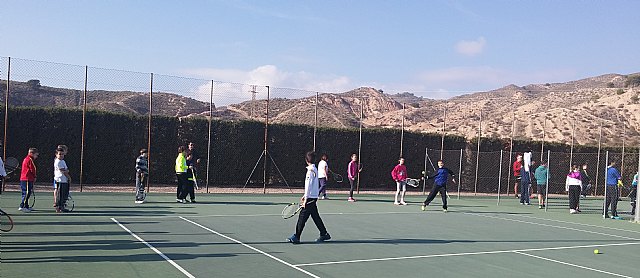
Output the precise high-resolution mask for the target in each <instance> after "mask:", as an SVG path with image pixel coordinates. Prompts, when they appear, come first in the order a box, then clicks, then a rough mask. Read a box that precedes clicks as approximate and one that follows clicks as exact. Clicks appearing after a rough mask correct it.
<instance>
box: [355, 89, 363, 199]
mask: <svg viewBox="0 0 640 278" xmlns="http://www.w3.org/2000/svg"><path fill="white" fill-rule="evenodd" d="M363 117H364V100H362V101H361V102H360V138H359V139H358V165H360V164H361V163H362V156H361V154H362V118H363ZM358 168H360V167H358ZM357 175H358V183H357V184H356V193H358V194H360V171H358V174H357Z"/></svg>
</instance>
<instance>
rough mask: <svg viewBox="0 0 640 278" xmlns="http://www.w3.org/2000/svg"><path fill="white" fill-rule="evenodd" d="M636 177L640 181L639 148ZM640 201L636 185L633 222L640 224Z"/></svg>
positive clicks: (639, 149)
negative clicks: (639, 201) (639, 206)
mask: <svg viewBox="0 0 640 278" xmlns="http://www.w3.org/2000/svg"><path fill="white" fill-rule="evenodd" d="M636 176H637V177H638V179H640V148H638V171H637V172H636ZM631 182H632V183H633V181H631ZM636 182H637V181H636ZM638 200H640V190H638V186H637V185H636V206H635V217H634V219H633V222H635V223H640V209H638Z"/></svg>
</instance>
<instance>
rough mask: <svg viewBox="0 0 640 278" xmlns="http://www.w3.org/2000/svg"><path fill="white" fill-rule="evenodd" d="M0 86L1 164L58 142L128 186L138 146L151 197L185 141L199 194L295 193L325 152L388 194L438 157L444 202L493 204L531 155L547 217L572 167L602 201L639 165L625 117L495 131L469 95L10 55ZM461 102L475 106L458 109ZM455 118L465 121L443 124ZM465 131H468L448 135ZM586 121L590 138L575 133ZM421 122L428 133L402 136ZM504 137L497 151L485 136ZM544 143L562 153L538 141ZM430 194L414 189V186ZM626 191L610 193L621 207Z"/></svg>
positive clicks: (85, 167) (48, 155)
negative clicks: (427, 99) (411, 93)
mask: <svg viewBox="0 0 640 278" xmlns="http://www.w3.org/2000/svg"><path fill="white" fill-rule="evenodd" d="M0 82H1V84H0V90H1V97H2V104H3V105H4V108H5V109H4V112H5V113H4V115H3V119H2V121H1V124H2V128H3V130H4V137H3V139H4V140H3V141H4V146H5V148H4V153H3V157H4V158H7V157H11V156H13V157H19V158H21V157H23V156H24V155H25V154H26V150H27V149H28V148H29V147H38V148H39V149H40V152H41V159H40V162H39V163H40V164H41V165H48V163H45V162H46V161H49V160H51V159H53V153H54V150H55V148H56V146H57V145H59V144H65V145H68V146H69V154H68V155H67V158H66V160H67V161H68V164H69V166H70V169H71V174H72V178H73V182H74V184H77V185H79V186H80V188H81V189H82V188H83V187H86V186H96V185H132V184H133V182H134V178H135V176H134V171H133V165H134V161H135V158H136V156H137V154H138V151H139V150H140V149H142V148H146V149H149V155H150V157H149V159H150V171H151V175H150V179H149V189H150V190H152V191H153V190H154V188H155V187H161V186H163V185H172V184H174V182H175V175H174V173H173V161H172V160H173V159H174V158H175V155H176V149H177V147H178V146H181V145H183V146H187V145H189V143H192V145H193V146H194V147H195V153H197V156H198V158H199V159H200V160H199V161H200V162H199V163H198V165H197V176H198V178H197V179H198V181H199V184H201V185H205V186H204V188H205V189H206V192H209V191H210V189H212V188H223V187H233V188H262V189H263V192H266V191H267V189H268V188H285V189H286V188H301V187H302V186H303V178H302V177H303V176H304V171H303V169H302V170H301V168H302V166H304V161H303V160H302V155H303V154H304V152H306V151H308V150H315V151H317V152H318V153H323V154H327V155H328V156H329V160H330V161H331V162H330V165H331V168H332V170H334V171H336V172H340V173H344V172H346V168H347V163H348V162H349V160H350V159H349V157H350V156H351V154H357V155H358V156H359V158H360V162H361V164H362V165H363V166H364V167H363V172H362V173H361V178H360V179H359V181H360V184H359V185H358V189H359V190H377V189H385V188H387V186H389V184H392V182H391V180H390V178H389V177H388V176H389V175H388V173H387V172H389V171H390V169H392V168H393V166H394V165H395V163H396V162H397V158H398V157H400V156H403V157H405V159H406V160H407V162H408V164H409V165H410V167H409V168H410V171H411V172H413V173H416V174H414V176H415V175H417V173H420V172H421V171H426V172H434V171H435V169H434V168H436V167H437V160H440V159H442V160H443V162H444V163H445V165H446V167H448V168H449V169H451V170H452V171H453V172H455V173H456V174H457V176H458V177H457V183H456V184H454V183H450V184H449V185H448V188H447V189H448V191H449V192H450V194H451V195H457V196H456V197H458V198H460V197H464V196H471V195H472V196H483V197H487V196H488V197H492V196H495V197H496V198H497V200H498V202H499V201H500V198H501V197H502V198H505V197H508V196H510V197H513V196H514V195H516V194H519V192H514V190H515V188H514V185H515V183H516V180H515V176H514V173H513V164H514V162H515V160H516V154H518V153H523V152H525V151H529V150H531V151H533V155H532V157H533V160H535V161H538V162H539V161H540V160H545V161H548V162H549V166H548V167H549V169H550V172H551V179H550V182H549V184H548V185H549V189H548V196H549V198H550V200H549V204H548V208H549V209H555V208H556V207H557V208H560V207H563V206H565V203H567V200H566V191H565V184H564V177H565V175H566V172H568V171H569V169H570V166H571V165H572V164H587V166H586V167H587V173H589V175H590V184H591V185H592V186H591V188H589V189H588V190H586V191H585V195H586V196H587V197H583V198H587V199H588V198H601V197H600V196H602V195H603V194H604V192H605V190H604V188H605V187H604V180H605V176H604V174H603V173H604V172H605V171H606V166H607V165H605V164H606V161H607V159H609V160H616V161H618V162H619V164H618V168H619V170H620V171H621V173H622V177H623V180H629V179H630V177H631V176H633V174H634V173H636V172H637V168H638V167H637V166H638V160H637V159H636V158H637V149H636V148H635V147H633V146H632V144H635V142H636V141H634V139H633V138H635V136H636V135H637V132H636V131H635V130H634V129H633V127H632V126H631V125H630V123H629V122H628V120H625V119H631V118H630V117H631V116H630V114H629V113H630V112H629V111H628V110H625V109H622V110H621V111H619V112H620V113H613V111H607V110H602V109H596V110H594V111H593V113H591V114H585V115H577V114H572V110H571V109H566V110H563V111H560V114H558V113H555V114H551V113H549V112H546V111H539V110H536V111H534V110H531V111H524V110H522V111H520V110H517V111H513V112H512V113H506V115H508V114H511V115H512V117H511V118H504V119H501V120H495V117H493V116H494V114H496V113H503V112H504V111H505V109H510V108H509V107H495V104H494V102H493V101H494V100H495V99H475V100H474V99H473V96H470V97H468V98H465V97H457V98H453V99H451V100H447V101H435V102H433V103H432V105H433V106H432V109H429V110H424V109H422V110H420V108H421V107H420V105H421V104H419V103H415V102H411V100H406V99H399V98H398V97H397V96H396V98H395V99H394V98H392V97H391V96H390V95H385V94H382V93H381V91H380V92H378V91H372V90H368V89H363V88H360V89H356V90H353V91H350V92H348V93H341V94H336V93H328V92H314V91H307V90H300V89H290V88H281V87H271V86H267V85H264V84H262V85H260V84H257V85H253V84H240V83H230V82H222V81H216V80H205V79H195V78H185V77H177V76H168V75H158V74H152V73H140V72H131V71H122V70H113V69H102V68H96V67H88V66H77V65H66V64H59V63H50V62H41V61H31V60H25V59H15V58H7V57H0ZM607 90H608V89H607ZM607 90H604V93H603V94H607V92H608V91H607ZM634 90H635V89H634V88H630V89H628V91H629V92H632V93H633V92H634ZM618 91H619V90H618ZM625 93H626V92H625ZM515 94H516V95H518V94H519V93H518V92H516V93H515ZM476 98H477V97H476ZM523 98H524V100H519V99H517V98H512V96H511V95H508V96H504V98H503V99H502V100H503V101H507V102H509V101H510V102H511V103H512V104H513V105H514V107H516V105H519V104H522V102H523V101H524V102H526V101H528V100H527V97H523ZM470 101H473V102H474V103H475V105H473V106H468V105H467V104H469V102H470ZM492 105H493V106H492ZM34 107H35V108H34ZM462 107H466V108H464V110H465V111H466V113H464V114H461V113H452V112H453V111H455V110H456V109H463V108H462ZM447 111H449V114H447ZM556 112H557V111H556ZM496 115H497V114H496ZM553 115H564V116H562V117H560V118H557V117H553ZM596 116H597V118H595V117H596ZM487 119H489V120H487ZM492 119H493V120H492ZM464 121H466V122H475V123H477V124H473V125H459V123H461V122H464ZM594 121H597V122H598V123H599V125H598V126H599V128H592V127H586V126H585V124H586V123H588V122H594ZM421 124H422V126H423V127H424V128H425V129H427V130H429V129H430V128H431V129H430V130H432V131H435V132H436V133H431V134H424V133H417V132H411V131H410V130H411V129H412V128H413V130H414V131H415V126H421ZM407 126H411V127H412V128H407ZM372 127H373V128H372ZM380 127H384V128H385V129H379V128H380ZM505 133H508V134H510V136H509V139H508V140H507V139H496V138H497V136H499V135H500V134H505ZM456 134H461V135H465V136H464V137H462V136H456ZM577 134H581V135H580V136H578V135H577ZM552 135H553V136H552ZM550 137H554V138H559V137H560V138H562V140H560V141H561V142H563V143H566V145H562V144H558V143H551V142H548V141H549V140H548V138H550ZM596 146H597V147H596ZM604 146H606V148H605V147H604ZM423 150H424V153H423ZM549 151H550V152H549ZM607 151H609V153H608V155H607ZM432 165H433V166H432ZM40 169H41V170H40V173H39V176H41V177H47V176H52V173H51V172H52V169H51V167H46V166H45V167H41V168H40ZM387 169H389V170H388V171H387ZM15 180H16V177H11V178H10V179H8V181H9V183H11V181H15ZM46 180H47V179H46V178H43V179H40V181H42V182H44V181H46ZM625 184H630V181H626V182H625ZM430 186H431V184H430V183H425V184H424V185H423V188H422V189H423V190H424V191H428V190H430ZM201 187H203V186H201ZM335 188H337V189H344V190H346V188H345V187H344V186H342V187H339V185H335ZM389 188H391V186H389ZM536 191H537V188H536V187H535V186H534V187H532V193H537V192H536ZM629 192H630V189H629V188H627V187H623V188H620V195H621V196H622V197H625V198H626V196H627V195H628V194H629ZM452 193H455V194H452ZM535 195H536V194H533V197H535ZM594 196H597V197H594ZM503 200H504V199H503ZM581 210H583V211H585V210H586V211H596V210H598V208H597V207H593V208H592V207H581Z"/></svg>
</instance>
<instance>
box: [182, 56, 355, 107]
mask: <svg viewBox="0 0 640 278" xmlns="http://www.w3.org/2000/svg"><path fill="white" fill-rule="evenodd" d="M182 74H186V75H190V76H194V77H197V78H204V79H212V80H216V81H218V80H219V81H222V82H224V84H219V86H218V85H217V86H216V88H215V93H214V98H215V99H214V102H215V103H216V105H227V104H230V103H238V102H242V101H245V100H249V99H251V93H249V92H250V91H251V90H252V87H251V85H257V86H258V88H261V89H260V90H264V88H266V87H265V86H270V88H271V93H272V95H271V96H272V97H286V98H299V97H306V96H312V95H314V94H315V92H320V93H323V92H344V91H348V90H351V89H353V84H352V82H351V80H350V79H349V78H348V77H346V76H337V75H331V74H327V75H318V74H313V73H308V72H305V71H299V72H287V71H282V70H280V69H278V67H277V66H275V65H263V66H259V67H256V68H254V69H251V70H238V69H216V68H202V69H189V70H184V71H182ZM232 83H234V84H232ZM289 88H295V89H289ZM210 89H211V85H210V84H208V85H207V84H204V85H203V86H201V88H199V89H198V90H197V91H198V93H197V94H198V95H203V96H202V97H199V98H198V99H201V98H204V97H206V100H208V94H209V92H210ZM263 93H266V91H264V92H262V91H261V92H260V93H259V96H258V98H261V97H264V96H262V95H264V94H263Z"/></svg>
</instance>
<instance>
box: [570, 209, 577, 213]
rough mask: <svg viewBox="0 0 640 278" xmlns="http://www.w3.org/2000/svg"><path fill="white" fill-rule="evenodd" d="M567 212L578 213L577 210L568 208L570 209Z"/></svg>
mask: <svg viewBox="0 0 640 278" xmlns="http://www.w3.org/2000/svg"><path fill="white" fill-rule="evenodd" d="M569 213H571V214H576V213H578V212H577V211H576V210H575V209H570V210H569Z"/></svg>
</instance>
